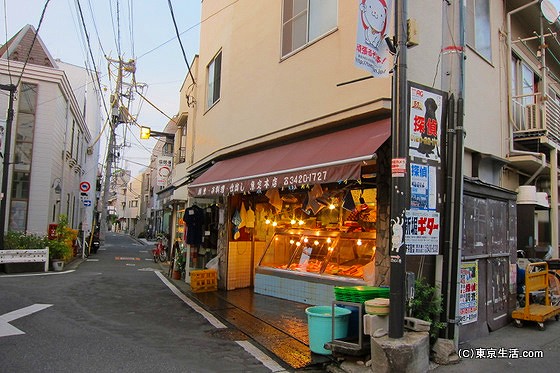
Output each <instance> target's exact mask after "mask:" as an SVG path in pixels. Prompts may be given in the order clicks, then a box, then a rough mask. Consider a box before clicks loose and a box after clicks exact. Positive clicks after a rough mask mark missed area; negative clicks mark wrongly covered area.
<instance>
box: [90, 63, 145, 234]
mask: <svg viewBox="0 0 560 373" xmlns="http://www.w3.org/2000/svg"><path fill="white" fill-rule="evenodd" d="M111 63H116V64H117V66H118V72H117V82H116V86H115V92H114V93H113V94H112V95H111V120H110V121H109V123H110V127H111V131H110V133H109V142H108V144H107V158H106V163H105V180H104V183H103V198H102V202H101V203H102V207H101V218H100V222H99V227H100V229H99V239H100V241H101V242H104V241H105V234H106V232H107V207H108V204H109V192H110V185H111V176H112V172H113V170H112V166H113V162H114V161H115V147H116V144H115V129H116V128H117V126H118V125H119V123H123V121H122V118H121V110H120V108H121V105H120V102H121V100H120V98H121V96H122V94H121V89H122V80H123V70H126V71H134V69H135V66H136V63H135V61H134V60H129V61H128V62H124V61H123V60H122V59H121V58H119V59H118V60H111V59H109V65H110V64H111Z"/></svg>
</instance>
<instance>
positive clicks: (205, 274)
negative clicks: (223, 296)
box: [190, 269, 218, 293]
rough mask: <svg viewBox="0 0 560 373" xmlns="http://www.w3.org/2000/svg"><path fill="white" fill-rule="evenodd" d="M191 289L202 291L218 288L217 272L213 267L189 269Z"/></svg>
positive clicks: (194, 291) (197, 291) (195, 291)
mask: <svg viewBox="0 0 560 373" xmlns="http://www.w3.org/2000/svg"><path fill="white" fill-rule="evenodd" d="M190 275H191V290H192V292H193V293H204V292H208V291H216V290H218V272H216V270H215V269H204V270H199V271H191V273H190Z"/></svg>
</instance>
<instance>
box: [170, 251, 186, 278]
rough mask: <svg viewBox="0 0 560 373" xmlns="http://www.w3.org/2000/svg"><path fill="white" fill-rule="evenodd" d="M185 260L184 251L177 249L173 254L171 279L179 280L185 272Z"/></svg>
mask: <svg viewBox="0 0 560 373" xmlns="http://www.w3.org/2000/svg"><path fill="white" fill-rule="evenodd" d="M186 264H187V259H186V258H185V250H183V249H179V250H177V252H176V254H175V262H174V264H173V279H174V280H180V279H181V277H182V276H183V273H184V272H185V265H186Z"/></svg>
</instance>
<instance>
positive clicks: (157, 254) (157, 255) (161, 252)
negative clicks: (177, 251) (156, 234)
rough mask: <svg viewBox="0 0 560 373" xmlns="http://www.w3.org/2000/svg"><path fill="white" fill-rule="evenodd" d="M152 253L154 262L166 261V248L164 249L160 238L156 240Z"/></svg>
mask: <svg viewBox="0 0 560 373" xmlns="http://www.w3.org/2000/svg"><path fill="white" fill-rule="evenodd" d="M152 255H153V257H154V263H157V262H158V261H160V262H162V263H163V262H166V261H167V250H165V246H164V245H163V242H162V240H161V239H160V240H158V242H157V244H156V247H155V248H154V249H153V250H152Z"/></svg>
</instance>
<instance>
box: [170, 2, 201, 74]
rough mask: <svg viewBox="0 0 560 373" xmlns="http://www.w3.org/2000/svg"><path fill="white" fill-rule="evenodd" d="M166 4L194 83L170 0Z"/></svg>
mask: <svg viewBox="0 0 560 373" xmlns="http://www.w3.org/2000/svg"><path fill="white" fill-rule="evenodd" d="M167 4H169V11H170V12H171V18H172V19H173V26H175V34H176V35H177V40H178V41H179V45H180V46H181V51H182V52H183V58H184V59H185V63H186V64H187V68H188V69H189V71H188V72H189V74H190V76H191V79H192V81H193V83H194V84H196V80H195V79H194V76H193V74H192V71H191V66H190V65H189V61H188V60H187V54H186V53H185V48H184V47H183V42H182V41H181V35H179V29H178V28H177V21H175V13H174V12H173V5H172V4H171V0H167Z"/></svg>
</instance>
